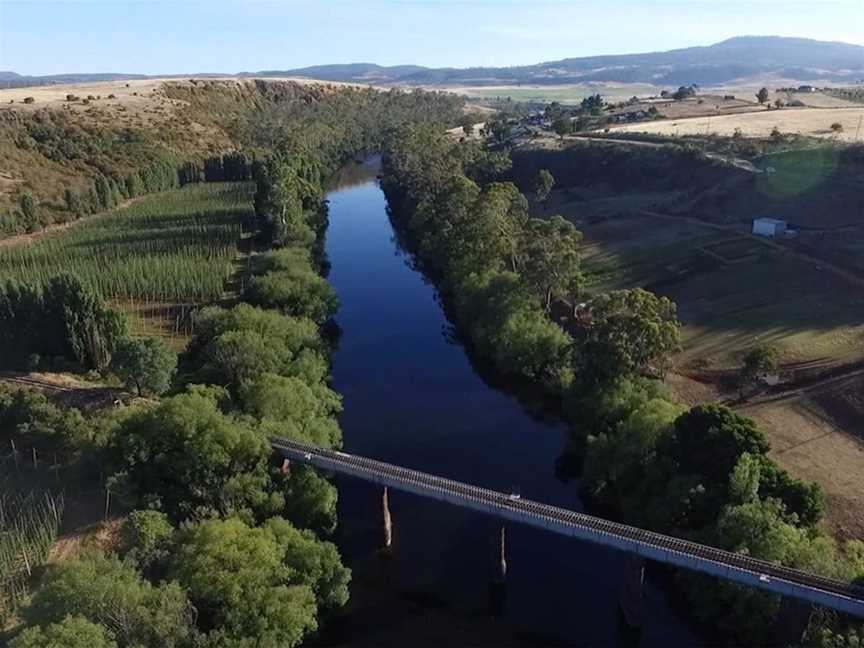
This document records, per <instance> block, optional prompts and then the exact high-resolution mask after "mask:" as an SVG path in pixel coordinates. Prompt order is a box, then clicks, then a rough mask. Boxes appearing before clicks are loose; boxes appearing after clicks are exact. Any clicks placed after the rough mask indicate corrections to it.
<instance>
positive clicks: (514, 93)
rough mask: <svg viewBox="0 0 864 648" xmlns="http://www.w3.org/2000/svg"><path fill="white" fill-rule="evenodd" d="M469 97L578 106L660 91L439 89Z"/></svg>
mask: <svg viewBox="0 0 864 648" xmlns="http://www.w3.org/2000/svg"><path fill="white" fill-rule="evenodd" d="M436 89H438V90H447V91H449V92H455V93H457V94H461V95H465V96H466V97H470V98H473V99H496V98H501V99H506V98H508V97H509V98H510V99H512V100H513V101H533V102H537V103H549V102H552V101H558V102H560V103H563V104H575V103H579V102H580V101H582V100H583V99H584V98H585V97H587V96H589V95H593V94H598V93H599V94H601V95H603V97H604V98H605V99H606V100H607V101H621V100H622V99H629V98H630V97H632V96H634V95H637V96H638V95H654V94H658V93H659V92H660V88H659V87H657V86H653V85H650V84H647V83H627V84H608V83H603V84H586V85H557V86H556V85H542V86H538V85H534V86H532V85H500V86H454V87H449V88H436Z"/></svg>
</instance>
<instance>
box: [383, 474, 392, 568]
mask: <svg viewBox="0 0 864 648" xmlns="http://www.w3.org/2000/svg"><path fill="white" fill-rule="evenodd" d="M381 526H382V531H383V537H382V547H381V548H382V549H383V550H384V551H388V552H389V551H390V550H391V548H392V547H393V518H392V517H391V516H390V492H389V489H388V488H387V486H385V487H384V490H383V492H382V493H381Z"/></svg>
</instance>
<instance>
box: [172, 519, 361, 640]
mask: <svg viewBox="0 0 864 648" xmlns="http://www.w3.org/2000/svg"><path fill="white" fill-rule="evenodd" d="M171 573H172V575H173V576H175V577H176V578H177V579H178V580H179V581H180V582H181V583H182V584H183V585H185V586H186V587H187V588H188V590H189V592H190V595H191V597H192V599H193V601H195V602H196V604H197V607H198V609H199V610H200V611H201V613H202V615H203V618H202V619H201V625H202V627H203V628H204V629H206V630H212V631H213V632H214V633H215V634H216V635H217V636H219V637H220V638H222V637H224V638H228V639H229V640H230V641H232V642H237V643H232V645H250V646H251V645H265V646H267V645H273V646H295V645H297V644H298V643H299V642H300V641H301V640H302V638H303V637H304V636H305V635H306V634H308V633H309V632H311V631H313V630H315V629H316V628H317V622H316V610H317V608H318V607H321V608H327V607H338V606H341V605H343V604H344V603H345V602H346V601H347V599H348V588H347V586H348V579H349V572H348V570H346V569H345V568H344V567H342V565H341V563H340V560H339V554H338V553H337V552H336V549H335V547H334V546H333V545H332V544H330V543H327V542H321V541H319V540H317V539H316V538H315V537H314V535H313V534H311V533H309V532H303V531H300V530H298V529H296V528H294V527H293V526H292V525H291V524H289V523H288V522H286V521H285V520H283V519H281V518H272V519H270V520H268V521H267V522H266V523H265V524H264V525H262V526H261V527H257V528H255V527H249V526H247V525H245V524H243V523H242V522H240V521H239V520H236V519H230V520H208V521H205V522H202V523H200V524H197V525H194V526H190V527H185V528H184V529H182V530H181V532H180V533H179V537H178V539H177V550H176V553H175V555H174V558H173V561H172V568H171ZM253 637H254V640H252V638H253Z"/></svg>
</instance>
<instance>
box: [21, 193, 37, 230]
mask: <svg viewBox="0 0 864 648" xmlns="http://www.w3.org/2000/svg"><path fill="white" fill-rule="evenodd" d="M18 205H19V206H20V207H21V213H22V214H23V216H24V222H25V224H26V226H27V230H28V231H33V230H34V229H36V228H38V227H39V225H40V223H39V212H38V209H37V207H36V199H35V198H34V197H33V194H32V193H30V192H29V191H25V192H24V193H22V194H21V195H20V196H19V197H18Z"/></svg>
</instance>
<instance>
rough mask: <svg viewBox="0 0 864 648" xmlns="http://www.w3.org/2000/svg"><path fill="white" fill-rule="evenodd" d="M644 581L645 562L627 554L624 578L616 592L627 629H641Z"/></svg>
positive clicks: (640, 558)
mask: <svg viewBox="0 0 864 648" xmlns="http://www.w3.org/2000/svg"><path fill="white" fill-rule="evenodd" d="M644 581H645V560H644V559H643V558H642V557H641V556H637V555H636V554H629V556H628V559H627V566H626V567H625V568H624V578H623V580H622V582H621V588H620V589H619V591H618V605H619V607H620V608H621V614H622V616H623V617H624V622H625V623H626V624H627V627H628V628H631V629H633V630H639V629H641V628H642V617H643V601H642V584H643V582H644Z"/></svg>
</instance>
